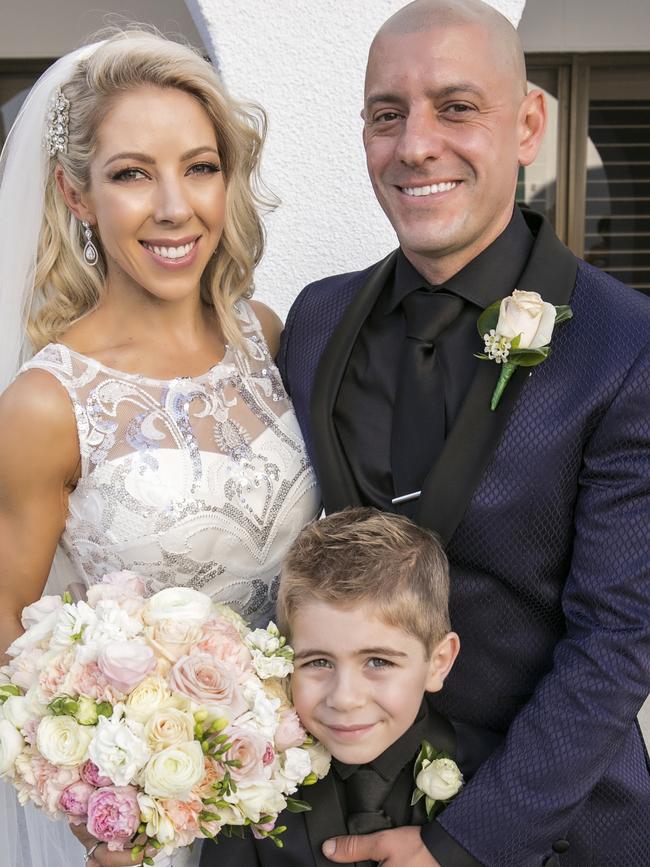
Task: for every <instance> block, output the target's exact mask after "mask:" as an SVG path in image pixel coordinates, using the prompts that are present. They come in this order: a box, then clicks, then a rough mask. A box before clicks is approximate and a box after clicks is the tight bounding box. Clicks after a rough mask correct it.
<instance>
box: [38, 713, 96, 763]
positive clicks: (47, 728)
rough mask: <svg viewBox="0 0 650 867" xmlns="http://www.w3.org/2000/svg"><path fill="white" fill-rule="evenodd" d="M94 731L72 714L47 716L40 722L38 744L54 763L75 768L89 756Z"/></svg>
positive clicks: (41, 751)
mask: <svg viewBox="0 0 650 867" xmlns="http://www.w3.org/2000/svg"><path fill="white" fill-rule="evenodd" d="M91 739H92V732H91V731H90V730H89V729H88V727H87V726H82V725H79V723H78V722H77V721H76V720H75V719H73V717H71V716H45V717H43V719H42V720H41V721H40V723H39V724H38V731H37V732H36V746H37V747H38V751H39V753H40V754H41V755H42V756H43V757H44V758H46V759H47V760H48V762H51V763H52V764H53V765H60V766H61V767H64V768H73V767H75V766H76V765H80V764H81V763H82V762H85V761H86V759H87V758H88V747H89V746H90V741H91Z"/></svg>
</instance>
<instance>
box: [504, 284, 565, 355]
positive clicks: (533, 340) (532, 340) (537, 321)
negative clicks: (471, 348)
mask: <svg viewBox="0 0 650 867" xmlns="http://www.w3.org/2000/svg"><path fill="white" fill-rule="evenodd" d="M555 316H556V310H555V307H554V306H553V305H552V304H549V303H548V302H547V301H543V300H542V296H541V295H540V294H539V292H524V291H522V290H520V289H515V291H514V292H513V293H512V295H509V296H508V297H507V298H504V299H503V301H502V302H501V307H500V308H499V320H498V322H497V327H496V333H497V334H499V335H501V337H508V338H509V339H512V338H515V337H516V336H517V335H518V334H520V335H521V338H520V341H519V346H518V348H519V349H538V348H539V347H540V346H547V345H548V344H549V343H550V342H551V336H552V334H553V328H554V327H555Z"/></svg>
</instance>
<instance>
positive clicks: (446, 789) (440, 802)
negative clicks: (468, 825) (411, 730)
mask: <svg viewBox="0 0 650 867" xmlns="http://www.w3.org/2000/svg"><path fill="white" fill-rule="evenodd" d="M413 777H414V779H415V791H414V792H413V797H412V798H411V806H413V805H414V804H417V803H418V801H420V800H421V799H422V798H425V802H424V806H425V809H426V811H427V816H428V818H429V819H433V817H434V816H435V815H436V813H439V812H440V810H442V809H443V807H445V806H446V805H447V804H448V803H449V801H451V799H452V798H453V797H454V796H455V795H457V794H458V792H460V790H461V789H462V787H463V783H464V780H463V775H462V774H461V772H460V768H459V767H458V765H457V764H456V762H455V761H454V760H453V759H450V758H449V756H448V755H447V754H446V753H441V752H439V751H438V750H436V749H435V748H434V747H432V746H431V744H430V743H429V742H428V741H422V747H421V749H420V752H419V754H418V757H417V759H416V761H415V766H414V768H413Z"/></svg>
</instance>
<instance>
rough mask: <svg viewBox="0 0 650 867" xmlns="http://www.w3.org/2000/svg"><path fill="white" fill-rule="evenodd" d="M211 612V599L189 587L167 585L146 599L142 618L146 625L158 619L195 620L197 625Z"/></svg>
mask: <svg viewBox="0 0 650 867" xmlns="http://www.w3.org/2000/svg"><path fill="white" fill-rule="evenodd" d="M211 613H212V600H211V599H210V597H209V596H206V595H205V593H199V591H198V590H192V588H191V587H167V588H165V590H160V591H159V592H158V593H156V594H155V595H154V596H152V597H151V598H150V599H148V600H147V604H146V605H145V607H144V609H143V611H142V619H143V620H144V622H145V623H146V624H147V626H153V624H154V623H158V621H159V620H176V621H178V622H180V621H188V620H190V621H195V622H196V623H197V624H198V625H199V626H200V625H202V624H203V623H205V621H206V620H207V619H208V617H209V616H210V615H211Z"/></svg>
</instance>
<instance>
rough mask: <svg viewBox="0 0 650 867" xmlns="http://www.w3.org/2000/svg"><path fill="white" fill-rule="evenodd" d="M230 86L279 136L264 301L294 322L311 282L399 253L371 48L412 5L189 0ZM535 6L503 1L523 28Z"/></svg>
mask: <svg viewBox="0 0 650 867" xmlns="http://www.w3.org/2000/svg"><path fill="white" fill-rule="evenodd" d="M187 2H188V7H189V8H190V10H191V11H192V14H193V15H194V19H195V23H196V24H197V27H198V29H199V31H200V32H201V33H202V36H203V41H204V44H205V45H206V46H209V47H210V50H211V51H212V53H213V54H214V55H215V56H216V57H217V58H218V63H219V66H220V68H221V71H222V74H223V76H224V79H225V81H226V84H227V85H228V87H229V88H230V90H231V92H232V93H234V94H235V95H237V96H240V97H249V98H254V99H256V100H258V101H259V102H260V103H262V105H263V106H264V107H265V109H266V110H267V112H268V115H269V121H270V129H269V138H268V143H267V149H266V156H265V160H264V165H263V169H264V177H265V180H266V182H267V184H268V185H269V186H270V187H271V188H272V189H273V190H274V192H275V193H276V194H277V195H279V196H280V198H281V199H282V206H281V207H280V208H279V209H278V210H277V211H276V212H275V213H274V214H273V215H271V216H270V217H269V218H268V222H267V225H268V230H269V243H268V249H267V253H266V256H265V258H264V261H263V263H262V265H261V267H260V268H259V270H258V275H257V286H258V297H260V298H261V299H263V300H265V301H267V303H269V304H270V305H271V306H272V307H273V308H274V309H275V310H277V312H278V313H280V315H282V316H284V315H285V314H286V311H287V310H288V308H289V305H290V304H291V302H292V300H293V299H294V297H295V296H296V294H297V293H298V291H299V290H300V289H301V288H302V286H304V285H305V284H306V283H308V282H309V281H311V280H315V279H318V278H319V277H324V276H326V275H328V274H333V273H337V272H340V271H347V270H355V269H357V268H363V267H364V266H366V265H369V264H371V263H372V262H374V261H376V260H377V259H379V258H381V257H382V256H384V255H385V254H386V253H388V252H389V251H390V250H391V249H392V248H393V247H394V246H395V236H394V234H393V231H392V228H391V227H390V224H389V223H388V221H387V220H386V218H385V217H384V215H383V212H382V211H381V210H380V208H379V206H378V205H377V203H376V201H375V199H374V196H373V193H372V188H371V186H370V182H369V180H368V179H367V176H366V170H365V162H364V155H363V148H362V144H361V131H362V122H361V119H360V117H359V112H360V110H361V107H362V103H363V76H364V67H365V62H366V55H367V50H368V47H369V45H370V42H371V40H372V37H373V35H374V33H375V31H376V30H377V29H378V28H379V26H380V25H381V23H382V22H383V21H384V20H385V19H386V18H388V17H389V16H390V15H392V14H393V13H394V12H396V11H397V10H398V9H400V8H401V7H402V6H404V5H405V0H354V2H349V0H320V2H314V0H248V2H242V0H187ZM524 2H525V0H494V2H493V4H492V5H494V6H497V8H500V9H501V10H502V11H504V12H505V13H508V14H509V15H510V16H511V17H512V20H514V21H515V22H517V21H518V20H519V17H520V15H521V11H522V9H523V7H524Z"/></svg>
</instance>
